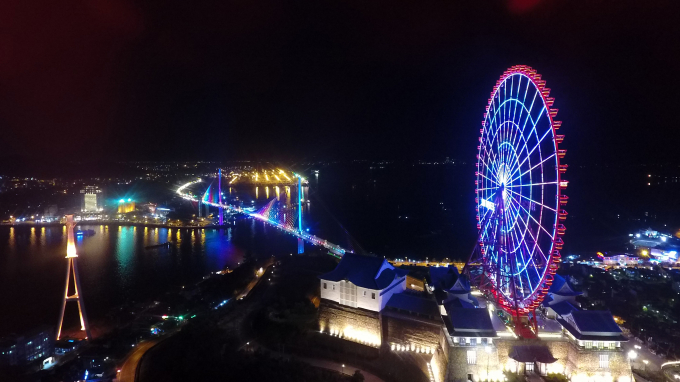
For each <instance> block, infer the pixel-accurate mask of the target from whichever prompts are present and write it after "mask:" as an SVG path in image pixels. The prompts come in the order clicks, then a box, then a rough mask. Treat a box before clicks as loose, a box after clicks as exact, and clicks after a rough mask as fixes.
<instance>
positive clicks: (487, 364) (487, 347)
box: [484, 345, 491, 381]
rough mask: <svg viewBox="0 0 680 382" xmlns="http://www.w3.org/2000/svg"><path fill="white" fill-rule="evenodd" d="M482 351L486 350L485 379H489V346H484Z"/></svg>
mask: <svg viewBox="0 0 680 382" xmlns="http://www.w3.org/2000/svg"><path fill="white" fill-rule="evenodd" d="M484 351H486V380H487V381H488V380H489V359H490V358H491V346H489V345H486V346H484Z"/></svg>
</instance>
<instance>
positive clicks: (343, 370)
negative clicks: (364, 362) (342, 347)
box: [342, 363, 345, 374]
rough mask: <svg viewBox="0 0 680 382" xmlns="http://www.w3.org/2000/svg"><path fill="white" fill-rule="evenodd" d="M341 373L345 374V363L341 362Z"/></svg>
mask: <svg viewBox="0 0 680 382" xmlns="http://www.w3.org/2000/svg"><path fill="white" fill-rule="evenodd" d="M342 374H345V364H344V363H343V364H342Z"/></svg>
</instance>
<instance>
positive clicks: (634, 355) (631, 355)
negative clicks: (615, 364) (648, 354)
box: [628, 350, 637, 367]
mask: <svg viewBox="0 0 680 382" xmlns="http://www.w3.org/2000/svg"><path fill="white" fill-rule="evenodd" d="M635 358H637V352H636V351H635V350H631V351H629V352H628V359H629V360H630V361H631V367H633V365H632V362H633V360H635Z"/></svg>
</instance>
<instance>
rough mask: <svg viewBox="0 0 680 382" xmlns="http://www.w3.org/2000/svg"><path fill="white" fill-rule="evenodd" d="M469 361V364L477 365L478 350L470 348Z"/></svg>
mask: <svg viewBox="0 0 680 382" xmlns="http://www.w3.org/2000/svg"><path fill="white" fill-rule="evenodd" d="M467 363H468V365H476V364H477V351H476V350H468V352H467Z"/></svg>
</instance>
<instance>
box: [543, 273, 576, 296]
mask: <svg viewBox="0 0 680 382" xmlns="http://www.w3.org/2000/svg"><path fill="white" fill-rule="evenodd" d="M549 292H550V293H552V294H556V295H559V296H580V295H582V294H583V293H582V292H578V291H576V289H575V288H574V286H573V285H571V283H570V282H569V281H567V280H566V279H565V278H564V277H562V276H560V275H557V274H556V275H555V278H554V279H553V283H552V285H550V290H549Z"/></svg>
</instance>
